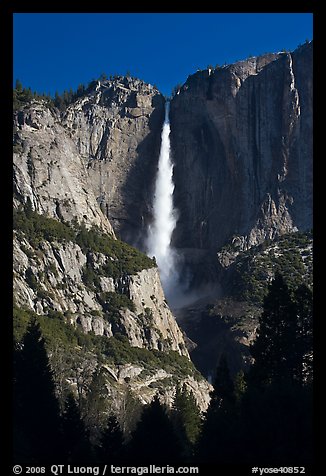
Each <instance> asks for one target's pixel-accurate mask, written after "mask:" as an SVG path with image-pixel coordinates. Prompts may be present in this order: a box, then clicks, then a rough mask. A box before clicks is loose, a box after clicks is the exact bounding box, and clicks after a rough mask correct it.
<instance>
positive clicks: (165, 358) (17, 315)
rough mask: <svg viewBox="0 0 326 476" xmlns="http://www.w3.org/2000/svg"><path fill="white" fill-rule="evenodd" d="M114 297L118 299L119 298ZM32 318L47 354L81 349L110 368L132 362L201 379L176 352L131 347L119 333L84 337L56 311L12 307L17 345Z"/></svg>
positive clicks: (186, 359) (187, 360)
mask: <svg viewBox="0 0 326 476" xmlns="http://www.w3.org/2000/svg"><path fill="white" fill-rule="evenodd" d="M112 294H114V293H112ZM117 296H118V298H117V299H120V298H121V296H119V295H117ZM122 299H123V298H122ZM33 319H35V320H37V321H38V322H39V324H40V328H41V331H42V334H43V336H44V339H45V342H46V346H47V348H48V349H49V350H50V351H53V349H55V348H56V347H57V346H58V345H59V346H60V347H61V348H63V349H65V350H66V351H68V350H69V351H70V352H79V350H80V349H81V348H82V349H84V352H90V353H93V354H95V355H97V356H98V357H100V358H101V359H102V360H103V359H104V360H105V361H106V362H107V363H109V364H113V365H123V364H127V363H134V364H140V365H143V366H144V368H145V369H147V370H150V369H153V368H154V369H164V370H166V371H167V372H170V373H172V374H173V375H174V376H175V377H182V376H183V377H184V376H186V375H193V376H194V377H195V378H197V379H201V378H202V376H201V375H200V374H199V372H198V371H197V370H196V368H195V367H194V365H193V364H192V362H191V361H190V360H189V359H188V358H187V357H185V356H182V355H180V354H179V353H178V352H176V351H172V350H171V351H169V352H161V351H159V350H148V349H143V348H141V347H132V346H131V345H130V343H129V341H128V338H127V337H126V336H124V335H122V334H119V333H117V334H115V335H114V336H113V337H110V338H108V337H106V336H97V335H95V334H93V333H91V332H90V333H88V334H85V333H84V332H83V331H82V330H81V328H80V327H79V326H76V327H75V326H73V325H71V324H69V323H68V322H67V318H66V316H65V315H64V314H62V313H61V312H57V311H50V312H49V314H48V315H47V316H40V315H37V314H36V313H34V312H33V311H30V310H25V309H21V308H19V307H17V306H15V307H14V323H13V332H14V341H15V343H16V344H18V343H19V342H21V341H22V338H23V336H24V334H25V332H26V329H27V326H28V324H29V322H30V321H31V320H33Z"/></svg>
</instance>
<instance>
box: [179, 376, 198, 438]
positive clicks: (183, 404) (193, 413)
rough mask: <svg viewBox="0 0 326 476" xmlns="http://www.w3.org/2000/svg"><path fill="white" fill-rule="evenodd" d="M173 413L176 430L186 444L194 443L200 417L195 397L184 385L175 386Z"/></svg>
mask: <svg viewBox="0 0 326 476" xmlns="http://www.w3.org/2000/svg"><path fill="white" fill-rule="evenodd" d="M173 414H174V420H175V423H176V427H177V431H178V433H179V435H180V438H181V440H182V441H184V442H185V443H186V445H187V446H189V445H190V446H192V445H194V444H195V443H196V441H197V439H198V436H199V434H200V428H201V417H200V410H199V408H198V406H197V402H196V399H195V397H194V395H193V393H192V392H189V391H188V390H187V387H186V385H183V387H182V388H180V386H177V390H176V394H175V397H174V402H173Z"/></svg>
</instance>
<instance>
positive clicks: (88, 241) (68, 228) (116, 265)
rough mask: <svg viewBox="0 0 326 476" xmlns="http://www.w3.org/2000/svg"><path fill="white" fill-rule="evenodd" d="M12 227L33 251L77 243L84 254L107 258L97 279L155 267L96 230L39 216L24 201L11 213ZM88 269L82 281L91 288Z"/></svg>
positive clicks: (123, 244)
mask: <svg viewBox="0 0 326 476" xmlns="http://www.w3.org/2000/svg"><path fill="white" fill-rule="evenodd" d="M13 226H14V230H17V231H18V232H19V233H21V234H23V235H24V236H25V237H26V239H27V240H28V241H29V243H30V244H31V245H32V246H33V247H34V248H38V247H39V246H40V245H41V243H42V242H43V241H44V240H46V241H49V242H50V243H51V242H54V241H55V242H59V243H61V242H67V241H71V242H73V243H77V244H78V245H79V246H80V247H81V249H82V250H83V251H84V252H85V253H86V254H87V253H89V252H90V251H92V252H93V253H102V254H104V255H106V256H108V257H109V259H108V260H107V262H106V264H105V265H104V266H103V267H102V269H100V270H99V272H98V274H100V275H101V274H102V275H105V276H112V277H114V278H118V277H121V276H124V275H126V274H135V273H137V272H139V271H141V270H143V269H146V268H152V267H154V266H155V262H154V261H153V260H152V259H150V258H148V256H146V255H145V254H144V253H141V252H140V251H138V250H137V249H136V248H133V247H132V246H130V245H128V244H127V243H124V242H123V241H120V240H115V239H113V238H112V237H111V236H109V235H107V234H105V233H104V232H102V231H101V230H100V229H99V228H97V227H95V226H94V227H92V228H91V229H87V228H86V227H85V226H84V225H78V224H76V223H74V225H72V224H69V225H68V224H67V223H63V222H60V221H58V220H55V219H54V218H50V217H47V216H45V215H40V214H38V213H37V212H36V211H34V210H33V209H32V205H31V203H30V200H27V203H26V205H25V207H23V208H19V209H14V212H13ZM88 268H89V269H86V268H85V270H84V279H85V281H86V282H87V284H89V285H90V286H93V285H94V280H95V279H96V277H95V276H94V270H93V269H92V268H91V266H90V265H89V264H88ZM95 284H96V283H95ZM97 284H98V282H97Z"/></svg>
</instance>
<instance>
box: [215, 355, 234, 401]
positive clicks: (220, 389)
mask: <svg viewBox="0 0 326 476" xmlns="http://www.w3.org/2000/svg"><path fill="white" fill-rule="evenodd" d="M213 386H214V390H213V392H212V394H211V398H212V405H215V406H216V408H220V407H221V406H222V405H223V406H226V405H228V404H233V403H234V400H235V397H234V384H233V381H232V379H231V376H230V370H229V366H228V363H227V359H226V355H225V354H222V355H221V357H220V360H219V364H218V366H217V368H216V372H215V377H214V382H213Z"/></svg>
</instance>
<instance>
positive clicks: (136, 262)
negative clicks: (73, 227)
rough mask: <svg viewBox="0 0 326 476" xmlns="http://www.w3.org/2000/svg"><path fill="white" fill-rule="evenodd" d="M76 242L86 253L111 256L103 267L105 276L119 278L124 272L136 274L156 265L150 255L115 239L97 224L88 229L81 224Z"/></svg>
mask: <svg viewBox="0 0 326 476" xmlns="http://www.w3.org/2000/svg"><path fill="white" fill-rule="evenodd" d="M75 242H76V243H77V244H78V245H79V246H80V247H81V249H82V250H83V251H84V252H85V253H86V252H88V251H93V252H94V253H102V254H104V255H106V256H109V257H110V258H111V259H109V260H108V261H107V262H106V264H105V265H104V266H103V267H102V269H101V271H102V275H103V276H112V277H113V278H118V277H119V276H122V275H124V274H135V273H137V272H139V271H141V270H142V269H147V268H153V267H154V266H155V262H154V261H153V260H152V259H150V258H148V256H146V255H145V254H143V253H141V252H140V251H138V250H137V249H136V248H133V247H132V246H130V245H128V244H127V243H124V242H123V241H120V240H114V239H113V238H112V237H111V236H109V235H107V234H105V233H103V232H102V231H100V230H99V228H97V227H95V226H94V227H93V228H91V229H90V230H87V229H86V227H85V226H83V225H81V226H80V227H79V229H77V234H76V239H75Z"/></svg>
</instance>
